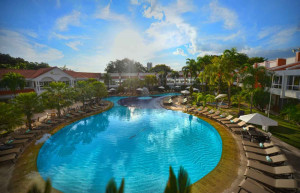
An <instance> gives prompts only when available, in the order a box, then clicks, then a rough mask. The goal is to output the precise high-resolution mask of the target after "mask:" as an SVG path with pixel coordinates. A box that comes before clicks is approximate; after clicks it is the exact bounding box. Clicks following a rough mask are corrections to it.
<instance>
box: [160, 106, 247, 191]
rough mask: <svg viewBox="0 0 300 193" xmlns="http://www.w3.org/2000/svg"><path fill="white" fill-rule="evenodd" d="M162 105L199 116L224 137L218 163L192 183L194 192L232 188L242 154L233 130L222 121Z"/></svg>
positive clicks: (236, 177)
mask: <svg viewBox="0 0 300 193" xmlns="http://www.w3.org/2000/svg"><path fill="white" fill-rule="evenodd" d="M161 105H162V107H164V108H165V109H168V110H173V111H174V110H175V111H181V112H183V113H187V114H190V115H193V116H195V117H198V118H199V119H202V120H204V121H206V122H207V123H209V124H210V125H212V126H213V127H214V128H215V129H216V131H217V132H218V133H219V135H220V137H221V139H222V155H221V159H220V161H219V163H218V165H217V166H216V167H215V168H214V169H213V170H212V171H210V172H209V173H208V174H207V175H205V176H204V177H203V178H201V179H199V180H198V181H197V182H195V183H193V184H192V185H191V189H192V193H207V192H210V193H214V192H215V193H220V192H224V191H225V190H227V189H229V188H231V185H232V184H233V183H234V182H235V181H236V179H238V177H239V175H238V172H239V169H240V163H241V156H240V150H239V147H238V143H237V141H236V139H235V138H234V136H233V135H232V133H231V132H229V131H228V130H227V129H226V128H225V127H224V126H223V125H221V124H220V123H218V122H216V121H214V120H212V119H209V118H207V117H204V116H201V115H194V114H191V113H188V112H186V111H184V110H183V109H182V108H171V107H170V106H164V105H163V103H161Z"/></svg>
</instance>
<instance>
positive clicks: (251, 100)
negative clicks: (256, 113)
mask: <svg viewBox="0 0 300 193" xmlns="http://www.w3.org/2000/svg"><path fill="white" fill-rule="evenodd" d="M250 103H251V104H250V114H251V113H252V105H253V93H251V97H250Z"/></svg>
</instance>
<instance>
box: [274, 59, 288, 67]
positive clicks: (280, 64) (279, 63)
mask: <svg viewBox="0 0 300 193" xmlns="http://www.w3.org/2000/svg"><path fill="white" fill-rule="evenodd" d="M276 63H277V66H283V65H286V59H284V58H277V61H276Z"/></svg>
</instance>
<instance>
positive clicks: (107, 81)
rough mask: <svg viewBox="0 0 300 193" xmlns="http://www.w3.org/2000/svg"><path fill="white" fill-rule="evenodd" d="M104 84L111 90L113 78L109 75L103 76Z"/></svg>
mask: <svg viewBox="0 0 300 193" xmlns="http://www.w3.org/2000/svg"><path fill="white" fill-rule="evenodd" d="M103 78H104V83H105V84H106V86H107V88H109V83H110V82H111V80H112V78H111V76H110V75H109V74H108V73H105V74H104V75H103Z"/></svg>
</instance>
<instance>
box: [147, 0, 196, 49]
mask: <svg viewBox="0 0 300 193" xmlns="http://www.w3.org/2000/svg"><path fill="white" fill-rule="evenodd" d="M190 11H193V5H192V4H191V3H190V2H189V1H187V0H178V1H177V2H176V3H173V4H170V5H168V6H161V5H159V4H158V3H157V2H156V1H154V0H150V6H144V16H145V17H147V18H152V17H153V18H155V19H157V20H158V21H156V22H153V23H152V24H151V25H150V27H149V28H148V29H147V30H146V34H147V35H148V36H149V37H150V38H152V39H153V41H154V44H157V45H158V46H161V47H162V48H163V49H168V48H173V47H179V46H181V45H184V44H188V45H189V47H188V52H189V53H191V54H195V53H196V52H197V45H196V39H197V31H196V28H195V27H193V26H191V25H190V24H188V23H186V22H185V21H184V19H183V18H182V16H181V15H182V14H183V13H186V12H190ZM163 16H164V17H163Z"/></svg>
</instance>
